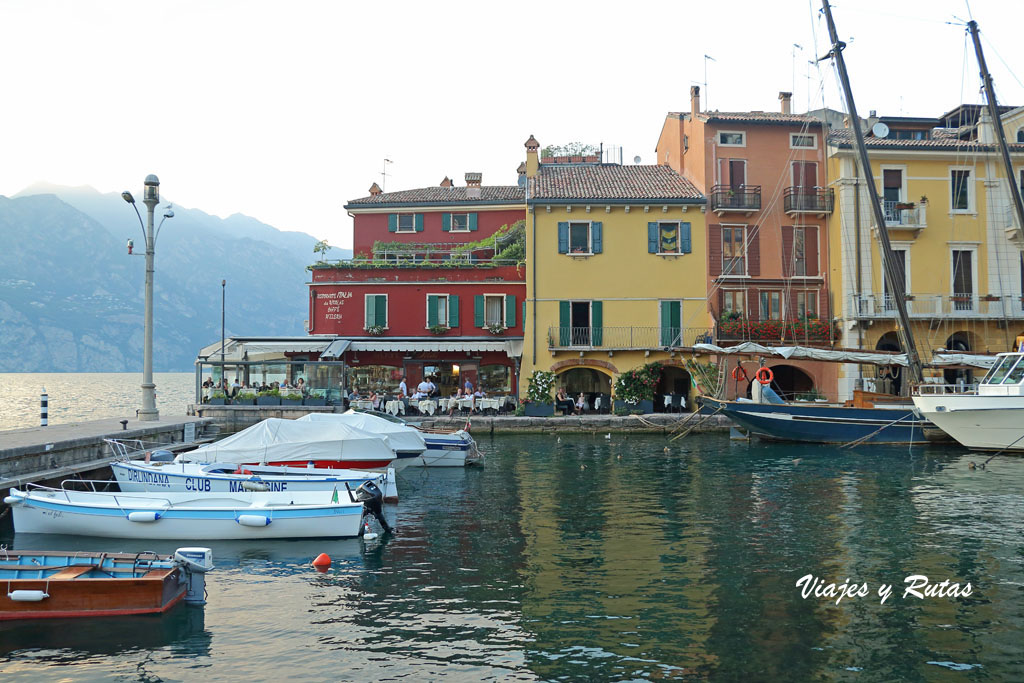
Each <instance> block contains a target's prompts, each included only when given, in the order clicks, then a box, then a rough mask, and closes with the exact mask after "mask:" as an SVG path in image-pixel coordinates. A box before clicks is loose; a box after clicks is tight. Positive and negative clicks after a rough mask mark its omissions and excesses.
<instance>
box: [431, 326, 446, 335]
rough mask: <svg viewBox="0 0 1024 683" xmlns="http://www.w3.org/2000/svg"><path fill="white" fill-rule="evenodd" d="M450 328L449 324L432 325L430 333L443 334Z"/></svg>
mask: <svg viewBox="0 0 1024 683" xmlns="http://www.w3.org/2000/svg"><path fill="white" fill-rule="evenodd" d="M449 329H450V328H449V327H448V326H447V325H431V326H430V334H436V335H442V334H447V332H448V330H449Z"/></svg>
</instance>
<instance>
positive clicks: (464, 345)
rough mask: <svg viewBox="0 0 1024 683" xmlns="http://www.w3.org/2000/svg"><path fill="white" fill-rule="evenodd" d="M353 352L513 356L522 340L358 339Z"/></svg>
mask: <svg viewBox="0 0 1024 683" xmlns="http://www.w3.org/2000/svg"><path fill="white" fill-rule="evenodd" d="M349 349H350V350H352V351H353V352H357V351H394V352H399V353H414V352H417V351H440V352H447V353H466V352H469V353H486V352H493V353H505V354H507V355H508V356H509V357H515V356H516V355H518V354H521V353H522V349H523V342H522V340H521V339H515V340H511V339H510V340H503V341H483V340H472V339H462V340H458V339H451V340H440V339H439V340H437V341H433V340H430V341H419V340H386V339H381V340H379V341H378V340H359V341H353V342H352V345H351V346H350V347H349Z"/></svg>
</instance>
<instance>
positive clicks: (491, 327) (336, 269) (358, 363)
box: [309, 173, 526, 395]
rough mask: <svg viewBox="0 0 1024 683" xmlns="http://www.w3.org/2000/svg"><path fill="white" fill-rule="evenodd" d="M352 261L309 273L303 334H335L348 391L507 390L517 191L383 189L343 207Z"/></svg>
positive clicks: (518, 261) (519, 213) (521, 202)
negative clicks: (429, 383)
mask: <svg viewBox="0 0 1024 683" xmlns="http://www.w3.org/2000/svg"><path fill="white" fill-rule="evenodd" d="M345 208H346V209H347V210H348V211H349V213H350V214H351V215H352V216H353V219H354V228H353V230H354V236H353V247H354V248H353V252H354V255H353V258H352V259H351V260H349V261H340V262H321V263H317V264H316V265H313V266H311V271H312V281H311V282H310V285H309V333H310V334H311V335H334V336H336V337H338V338H340V340H347V341H348V342H349V343H348V344H344V343H342V344H338V345H335V347H334V349H335V353H336V354H337V356H336V357H337V359H338V360H343V361H345V363H346V367H347V381H346V383H347V386H348V388H349V389H352V388H358V389H359V390H360V391H361V392H366V391H368V390H374V391H377V392H381V391H384V392H393V391H394V390H395V388H396V387H397V386H398V383H399V381H400V380H401V378H402V376H403V375H404V376H406V378H407V379H406V383H407V385H408V387H409V390H410V391H413V390H414V387H415V385H416V384H417V383H418V382H419V381H420V380H421V379H423V378H425V377H431V378H433V381H434V382H435V383H436V384H437V385H438V386H439V387H440V389H441V393H442V395H451V394H452V393H454V392H455V389H456V388H457V387H459V386H462V385H463V384H464V383H465V382H466V380H469V381H470V382H471V383H472V384H473V385H474V387H476V386H480V387H482V388H483V389H484V390H485V391H486V392H487V393H488V394H489V395H496V394H510V393H514V391H515V387H516V385H517V379H518V378H517V369H518V359H519V356H520V355H521V353H522V339H523V301H524V299H525V296H526V282H525V274H526V267H525V229H524V221H525V216H526V202H525V196H524V192H523V190H522V189H521V188H520V187H518V186H515V185H511V186H505V185H500V186H484V185H482V184H481V177H480V174H479V173H467V174H466V186H464V187H456V186H455V185H454V184H453V183H452V182H451V181H450V180H449V179H448V178H445V180H444V182H442V183H441V185H440V186H438V187H427V188H421V189H417V190H404V191H399V192H387V193H385V192H382V191H381V190H380V188H379V187H378V186H377V184H376V183H374V185H373V187H371V188H370V195H369V196H368V197H363V198H361V199H354V200H352V201H351V202H349V203H348V204H346V205H345Z"/></svg>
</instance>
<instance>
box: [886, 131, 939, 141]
mask: <svg viewBox="0 0 1024 683" xmlns="http://www.w3.org/2000/svg"><path fill="white" fill-rule="evenodd" d="M889 137H890V138H892V139H894V140H928V139H929V138H930V137H931V136H930V135H929V133H928V131H926V130H894V131H893V132H892V133H891V134H890V135H889Z"/></svg>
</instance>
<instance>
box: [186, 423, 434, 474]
mask: <svg viewBox="0 0 1024 683" xmlns="http://www.w3.org/2000/svg"><path fill="white" fill-rule="evenodd" d="M389 439H390V437H387V436H385V435H382V434H374V433H371V432H367V431H365V430H362V429H358V428H356V427H353V426H352V425H349V424H346V423H344V422H335V421H324V422H314V421H309V420H285V419H281V418H276V417H271V418H267V419H266V420H262V421H261V422H257V423H256V424H254V425H252V426H251V427H247V428H246V429H243V430H242V431H240V432H238V433H237V434H232V435H231V436H229V437H227V438H225V439H222V440H220V441H216V442H214V443H212V444H209V445H207V446H203V447H201V448H197V449H195V450H194V451H189V452H187V453H183V454H181V455H179V456H178V459H179V460H184V461H188V462H204V463H213V462H216V463H234V464H238V465H279V466H286V467H294V466H303V465H308V464H309V463H313V467H316V468H319V469H359V470H365V469H371V470H372V469H377V470H380V469H385V468H388V467H392V468H394V469H395V470H399V469H401V468H403V467H405V466H406V465H407V464H408V463H409V461H411V460H412V459H413V458H414V457H416V455H415V454H413V453H398V452H396V450H395V448H394V447H393V446H392V445H391V441H390V440H389Z"/></svg>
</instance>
